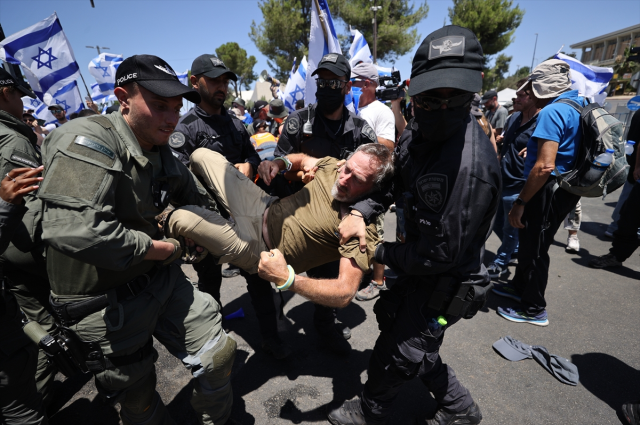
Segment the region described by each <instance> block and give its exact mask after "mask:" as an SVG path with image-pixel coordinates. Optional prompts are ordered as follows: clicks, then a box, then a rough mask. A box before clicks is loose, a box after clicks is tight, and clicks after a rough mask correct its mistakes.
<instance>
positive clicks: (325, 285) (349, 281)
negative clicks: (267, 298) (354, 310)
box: [258, 249, 363, 308]
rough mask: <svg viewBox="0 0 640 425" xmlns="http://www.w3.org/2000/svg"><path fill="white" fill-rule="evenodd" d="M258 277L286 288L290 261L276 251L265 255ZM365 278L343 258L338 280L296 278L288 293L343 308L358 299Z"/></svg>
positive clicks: (262, 254)
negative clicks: (284, 285) (361, 283)
mask: <svg viewBox="0 0 640 425" xmlns="http://www.w3.org/2000/svg"><path fill="white" fill-rule="evenodd" d="M272 255H273V256H272ZM258 275H260V277H261V278H263V279H265V280H268V281H270V282H273V283H275V284H276V285H277V286H281V285H282V284H284V283H285V282H286V281H287V278H288V277H289V271H288V269H287V261H286V260H285V258H284V256H283V255H282V253H281V252H280V251H278V250H277V249H272V250H271V251H270V252H266V251H265V252H262V253H261V254H260V264H259V265H258ZM362 275H363V273H362V270H360V268H359V267H358V266H357V264H356V262H355V260H354V259H353V258H345V257H343V258H341V259H340V274H339V275H338V278H337V279H312V278H310V277H305V276H300V275H296V278H295V281H294V283H293V285H291V287H289V290H290V291H292V292H295V293H296V294H299V295H302V296H303V297H305V298H307V299H308V300H310V301H313V302H314V303H317V304H322V305H324V306H327V307H335V308H343V307H346V306H347V305H349V303H350V302H351V300H352V299H353V297H354V296H355V295H356V292H357V291H358V287H359V286H360V280H361V279H362Z"/></svg>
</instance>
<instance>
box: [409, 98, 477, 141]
mask: <svg viewBox="0 0 640 425" xmlns="http://www.w3.org/2000/svg"><path fill="white" fill-rule="evenodd" d="M469 108H470V106H469V105H463V106H459V107H457V108H447V109H436V110H435V111H427V110H425V109H422V108H420V107H418V106H416V107H415V108H414V112H415V114H416V118H415V120H416V121H415V122H416V123H417V124H418V130H420V133H422V137H424V138H425V139H426V140H427V141H428V142H434V143H439V142H443V141H445V140H447V139H448V138H450V137H451V136H453V135H454V134H456V132H457V131H458V130H460V127H462V126H464V125H465V121H466V119H467V116H468V115H469V110H470V109H469Z"/></svg>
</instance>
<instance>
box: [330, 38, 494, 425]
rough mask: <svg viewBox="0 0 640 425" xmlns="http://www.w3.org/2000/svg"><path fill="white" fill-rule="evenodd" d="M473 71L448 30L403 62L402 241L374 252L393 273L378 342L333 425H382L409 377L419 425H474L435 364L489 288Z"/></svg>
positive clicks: (475, 411) (482, 146)
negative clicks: (432, 403)
mask: <svg viewBox="0 0 640 425" xmlns="http://www.w3.org/2000/svg"><path fill="white" fill-rule="evenodd" d="M482 63H483V55H482V47H481V46H480V43H479V42H478V39H477V38H476V36H475V35H474V34H473V32H471V31H470V30H468V29H466V28H462V27H459V26H455V25H450V26H445V27H443V28H441V29H439V30H437V31H435V32H433V33H431V34H430V35H428V36H427V37H426V38H425V39H424V41H423V42H422V44H421V45H420V47H419V48H418V50H417V52H416V55H415V57H414V59H413V66H412V70H411V85H410V86H409V96H412V98H413V101H414V102H415V121H414V125H413V126H411V127H407V129H406V130H405V131H404V133H403V135H402V137H401V138H400V141H399V142H398V148H397V149H396V154H397V155H396V162H395V167H396V170H398V171H397V172H396V176H395V177H396V178H395V182H394V188H395V190H396V196H398V195H400V196H403V198H404V201H405V210H404V211H405V216H406V217H405V218H406V223H405V226H406V231H407V237H406V241H405V243H389V242H385V243H383V244H381V245H378V247H377V248H376V252H375V259H376V262H378V263H380V264H384V265H387V266H389V267H391V268H393V270H395V271H397V272H398V279H397V281H396V283H395V285H394V286H393V287H392V288H391V289H389V290H387V291H382V292H381V293H380V299H379V300H378V301H377V302H376V304H375V306H374V312H375V313H376V318H377V319H378V327H379V328H380V331H381V333H380V336H379V337H378V340H377V341H376V344H375V347H374V349H373V353H372V355H371V360H370V362H369V368H368V370H367V376H368V378H367V382H366V384H365V386H364V391H363V392H362V397H361V398H355V399H353V400H349V401H346V402H345V403H344V404H343V405H342V406H341V407H339V408H338V409H335V410H333V411H332V412H330V413H329V421H330V422H331V423H332V424H334V425H337V424H339V425H364V424H368V425H378V424H380V425H382V424H386V423H389V419H390V414H391V407H392V403H393V401H394V400H395V398H396V397H397V395H398V393H399V391H400V388H401V387H402V385H403V384H404V383H406V382H408V381H409V380H411V379H413V378H415V377H419V378H420V379H421V380H422V382H423V383H424V384H425V386H426V387H427V391H430V392H431V393H432V394H433V397H434V398H435V400H436V402H437V403H438V410H437V411H436V412H435V416H434V417H433V418H432V419H420V420H419V423H426V424H429V425H449V424H454V423H459V424H462V423H465V424H478V423H480V421H481V420H482V415H481V413H480V409H479V407H478V405H477V404H476V403H475V402H474V400H473V398H472V397H471V394H470V393H469V391H468V390H467V389H466V388H465V387H464V386H463V385H462V383H461V382H460V381H458V378H457V377H456V375H455V373H454V371H453V369H452V368H451V367H449V366H447V365H445V364H444V363H443V362H442V359H441V358H440V355H439V350H440V346H441V345H442V342H443V339H444V335H445V331H446V329H447V328H448V327H450V326H452V325H453V324H455V323H456V322H458V321H459V320H460V319H461V318H463V317H464V318H466V319H469V318H471V317H473V316H474V315H475V313H476V312H477V311H478V309H479V308H481V307H482V305H483V304H484V301H485V299H486V298H485V297H486V295H484V294H486V291H488V287H489V285H490V279H489V275H488V273H487V270H486V269H485V267H484V265H483V264H482V259H483V254H484V242H485V240H486V238H487V236H488V235H489V233H490V232H491V222H492V219H493V216H494V214H495V211H496V209H497V206H498V202H499V194H500V167H499V165H498V161H497V158H496V154H495V150H494V149H493V146H492V145H491V143H490V141H489V138H488V137H487V135H486V134H485V133H484V131H483V130H482V128H481V127H480V125H479V124H478V122H477V121H476V119H475V117H474V116H472V115H471V113H470V112H471V102H472V100H473V99H474V94H475V93H476V92H478V91H479V90H480V89H481V88H482ZM391 422H393V421H391Z"/></svg>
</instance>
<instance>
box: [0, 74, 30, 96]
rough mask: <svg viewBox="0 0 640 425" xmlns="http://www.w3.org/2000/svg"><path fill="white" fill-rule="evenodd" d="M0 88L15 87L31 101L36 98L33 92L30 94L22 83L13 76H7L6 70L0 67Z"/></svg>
mask: <svg viewBox="0 0 640 425" xmlns="http://www.w3.org/2000/svg"><path fill="white" fill-rule="evenodd" d="M0 87H15V88H17V89H18V90H20V92H22V93H23V94H24V95H25V96H29V97H31V98H33V99H35V98H36V95H35V93H34V92H32V91H31V90H30V89H29V88H28V87H27V86H26V85H25V83H24V82H22V81H20V80H18V79H17V78H15V77H14V76H13V75H11V74H9V72H7V70H6V69H4V68H1V67H0Z"/></svg>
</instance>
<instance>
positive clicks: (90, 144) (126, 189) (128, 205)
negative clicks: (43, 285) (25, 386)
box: [38, 55, 236, 425]
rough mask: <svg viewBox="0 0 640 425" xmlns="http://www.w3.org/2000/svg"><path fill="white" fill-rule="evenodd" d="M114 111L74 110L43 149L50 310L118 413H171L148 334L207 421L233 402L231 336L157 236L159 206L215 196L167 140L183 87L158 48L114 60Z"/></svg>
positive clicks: (161, 420)
mask: <svg viewBox="0 0 640 425" xmlns="http://www.w3.org/2000/svg"><path fill="white" fill-rule="evenodd" d="M114 94H115V95H116V97H117V98H118V101H119V102H120V111H119V112H114V113H112V114H110V115H97V116H93V117H87V118H85V119H78V120H74V121H72V122H70V123H67V124H65V125H64V126H63V127H61V128H59V129H58V130H56V131H54V132H52V134H50V135H49V136H48V138H47V143H45V145H44V149H43V159H44V164H45V170H46V171H45V174H46V175H45V176H44V183H43V184H42V186H41V188H40V192H39V194H38V196H39V197H40V198H41V199H42V200H43V203H44V209H43V211H44V213H43V220H42V230H43V233H42V238H43V240H44V242H45V243H46V244H47V251H46V258H47V270H48V271H49V279H50V282H51V304H52V307H53V309H54V311H55V314H56V318H57V320H58V321H60V323H61V324H62V325H64V326H65V327H66V328H67V329H70V330H72V331H73V332H75V335H76V337H77V338H79V339H80V340H82V341H83V342H82V346H83V347H84V350H83V357H84V358H83V359H82V358H81V361H84V364H85V365H86V367H87V368H88V369H89V370H90V371H92V372H93V373H94V374H95V377H96V387H97V388H98V390H99V392H100V393H101V394H102V395H104V396H105V397H107V398H108V399H109V400H111V401H112V402H114V403H115V402H118V403H120V407H121V409H120V416H121V418H122V421H123V423H124V424H149V425H151V424H173V423H174V422H173V421H172V420H171V418H170V417H169V415H168V414H167V412H166V408H165V406H164V404H163V403H162V401H161V399H160V396H159V395H158V393H157V392H156V391H155V384H156V374H155V367H154V362H155V360H156V359H157V358H158V353H157V352H156V350H155V349H154V348H153V340H152V335H153V336H154V337H155V338H156V339H157V340H158V341H160V343H162V344H163V345H164V346H165V347H166V348H167V349H168V350H169V352H171V353H172V354H173V355H175V356H176V357H178V358H179V359H180V360H182V363H183V364H184V365H185V367H187V368H188V369H190V370H191V373H192V374H193V376H194V378H196V379H194V380H193V382H194V393H193V396H192V400H191V405H192V406H193V408H194V409H195V410H196V412H197V413H198V414H199V416H200V421H201V423H204V424H214V423H215V424H218V423H220V424H224V423H225V422H226V421H227V420H228V418H229V416H230V414H231V404H232V399H233V397H232V393H231V385H230V376H229V375H230V373H231V366H232V364H233V359H234V357H235V350H236V343H235V341H234V340H233V339H232V338H231V337H229V336H228V335H227V334H226V333H225V332H224V330H223V329H222V327H221V326H220V323H221V314H220V306H219V304H218V303H217V302H216V301H215V300H214V299H213V298H212V297H211V296H210V295H209V294H206V293H204V292H200V291H197V290H194V288H193V285H192V284H191V283H190V282H189V280H188V279H187V278H186V276H185V275H184V273H183V272H182V270H181V268H180V266H179V265H177V264H175V263H174V262H173V261H174V260H175V259H177V258H179V257H180V256H181V253H182V250H183V249H182V247H181V245H180V244H179V243H178V241H176V240H173V239H169V240H163V238H162V235H161V232H160V231H159V229H158V224H157V221H156V219H155V217H156V216H157V215H158V214H160V213H161V212H162V211H164V209H165V208H166V207H167V205H168V204H169V203H170V202H171V203H172V204H173V205H175V206H179V205H186V204H195V205H202V206H206V207H209V208H215V202H214V200H213V199H212V198H211V197H210V196H209V195H208V194H207V192H206V190H205V189H204V188H203V187H202V186H201V185H200V184H199V183H198V182H197V180H196V178H195V177H194V176H193V174H191V173H190V172H189V170H188V169H187V168H186V167H185V166H184V165H183V164H182V163H180V162H179V161H178V160H177V159H176V158H175V157H174V156H173V155H172V152H171V150H170V149H169V147H168V146H166V145H167V143H168V142H169V137H170V136H171V134H172V133H173V130H174V128H175V126H176V125H177V124H178V118H179V116H180V109H181V107H182V98H183V97H184V98H186V99H187V100H189V101H191V102H193V103H199V102H200V95H199V94H198V93H197V92H196V91H194V90H193V89H190V88H188V87H186V86H185V85H183V84H181V83H180V81H179V80H178V78H177V77H176V74H175V72H174V71H173V69H172V68H171V67H170V66H169V64H167V63H166V62H165V61H164V60H162V59H160V58H158V57H156V56H150V55H136V56H132V57H129V58H127V59H125V60H124V61H123V62H122V63H121V64H120V66H119V67H118V71H117V72H116V84H115V90H114Z"/></svg>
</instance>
